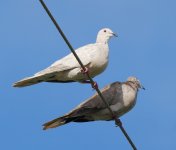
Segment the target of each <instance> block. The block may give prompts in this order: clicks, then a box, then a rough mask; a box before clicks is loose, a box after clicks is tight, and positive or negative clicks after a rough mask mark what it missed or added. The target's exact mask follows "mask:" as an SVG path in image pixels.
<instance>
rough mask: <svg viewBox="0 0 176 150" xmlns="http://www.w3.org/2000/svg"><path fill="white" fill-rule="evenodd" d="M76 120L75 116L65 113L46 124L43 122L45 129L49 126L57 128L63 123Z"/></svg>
mask: <svg viewBox="0 0 176 150" xmlns="http://www.w3.org/2000/svg"><path fill="white" fill-rule="evenodd" d="M74 120H75V117H73V118H72V117H69V116H68V115H65V116H63V117H60V118H56V119H54V120H51V121H49V122H47V123H45V124H43V126H44V127H43V130H47V129H49V128H56V127H59V126H61V125H64V124H67V123H69V122H72V121H74Z"/></svg>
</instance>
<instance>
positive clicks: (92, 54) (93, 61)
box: [13, 28, 115, 87]
mask: <svg viewBox="0 0 176 150" xmlns="http://www.w3.org/2000/svg"><path fill="white" fill-rule="evenodd" d="M112 36H115V34H114V33H113V32H112V31H111V30H110V29H108V28H104V29H102V30H100V31H99V32H98V34H97V40H96V43H94V44H88V45H86V46H83V47H80V48H78V49H77V50H75V52H76V53H77V55H78V56H79V58H80V60H81V61H82V63H83V65H84V66H85V67H87V68H88V69H89V75H90V76H91V77H95V76H97V75H98V74H100V73H102V72H103V71H104V70H105V68H106V67H107V65H108V55H109V47H108V41H109V39H110V38H111V37H112ZM80 69H81V67H80V65H79V63H78V62H77V60H76V59H75V57H74V55H73V54H72V53H71V54H69V55H67V56H65V57H64V58H62V59H60V60H58V61H56V62H55V63H53V64H52V65H51V66H49V67H48V68H46V69H44V70H42V71H40V72H38V73H36V74H34V76H32V77H27V78H24V79H22V80H20V81H18V82H16V83H14V85H13V86H14V87H24V86H29V85H33V84H37V83H40V82H61V83H66V82H76V81H77V82H82V81H84V80H87V78H86V76H85V75H83V74H82V73H81V71H80Z"/></svg>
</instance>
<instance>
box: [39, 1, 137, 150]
mask: <svg viewBox="0 0 176 150" xmlns="http://www.w3.org/2000/svg"><path fill="white" fill-rule="evenodd" d="M39 1H40V3H41V4H42V6H43V8H44V9H45V11H46V12H47V14H48V15H49V17H50V19H51V20H52V22H53V23H54V25H55V26H56V28H57V30H58V31H59V33H60V34H61V36H62V38H63V39H64V41H65V42H66V44H67V45H68V47H69V48H70V50H71V52H72V53H73V55H74V56H75V58H76V59H77V61H78V63H79V64H80V66H81V68H82V70H83V71H85V75H86V76H87V78H88V79H89V81H90V83H91V85H92V87H94V89H95V90H96V91H97V93H98V95H99V96H100V98H101V99H102V101H103V102H104V104H105V105H106V107H107V108H108V110H109V112H110V113H111V115H112V117H113V119H114V120H115V124H116V125H117V126H119V127H120V129H121V131H122V132H123V134H124V135H125V137H126V139H127V140H128V142H129V143H130V145H131V146H132V148H133V149H134V150H137V148H136V146H135V145H134V143H133V142H132V140H131V138H130V137H129V136H128V134H127V132H126V131H125V129H124V128H123V125H122V122H121V120H120V119H119V118H117V117H116V116H115V114H114V112H113V111H112V110H111V108H110V107H109V104H108V103H107V101H106V100H105V98H104V97H103V95H102V93H101V92H100V90H99V88H98V86H94V85H95V83H96V82H94V80H93V79H92V78H91V77H90V75H89V73H88V72H87V71H86V70H87V68H86V67H85V66H84V65H83V63H82V62H81V60H80V58H79V57H78V55H77V54H76V52H75V50H74V49H73V47H72V45H71V44H70V42H69V41H68V39H67V38H66V36H65V34H64V32H63V31H62V29H61V28H60V26H59V24H58V23H57V22H56V20H55V19H54V17H53V16H52V14H51V12H50V11H49V9H48V8H47V6H46V4H45V3H44V1H43V0H39Z"/></svg>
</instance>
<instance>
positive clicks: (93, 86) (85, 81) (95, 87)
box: [81, 80, 98, 89]
mask: <svg viewBox="0 0 176 150" xmlns="http://www.w3.org/2000/svg"><path fill="white" fill-rule="evenodd" d="M81 83H88V84H91V85H92V83H91V82H90V81H89V80H84V81H81ZM92 88H93V89H97V88H98V84H97V82H94V83H93V85H92Z"/></svg>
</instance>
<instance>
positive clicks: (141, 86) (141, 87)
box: [127, 77, 145, 90]
mask: <svg viewBox="0 0 176 150" xmlns="http://www.w3.org/2000/svg"><path fill="white" fill-rule="evenodd" d="M127 81H129V82H132V83H133V84H134V85H135V86H136V87H137V88H138V89H139V88H140V89H143V90H145V88H144V86H143V85H142V84H141V82H140V81H139V80H138V79H137V78H136V77H128V79H127Z"/></svg>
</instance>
